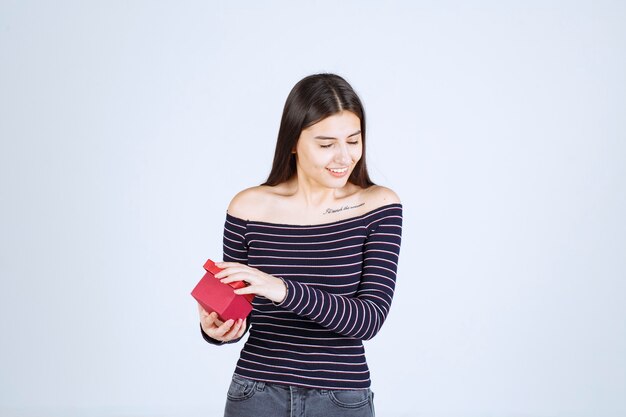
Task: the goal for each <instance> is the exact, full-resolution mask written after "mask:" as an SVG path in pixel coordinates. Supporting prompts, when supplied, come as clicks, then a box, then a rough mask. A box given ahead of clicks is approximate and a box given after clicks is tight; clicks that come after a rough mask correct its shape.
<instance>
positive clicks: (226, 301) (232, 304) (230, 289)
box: [191, 259, 254, 321]
mask: <svg viewBox="0 0 626 417" xmlns="http://www.w3.org/2000/svg"><path fill="white" fill-rule="evenodd" d="M204 269H205V270H206V274H204V276H203V277H202V279H200V282H198V284H197V285H196V287H195V288H194V289H193V291H192V292H191V295H192V296H193V298H195V299H196V300H197V301H198V303H200V305H201V306H202V308H204V309H205V310H206V311H207V312H209V313H211V312H213V311H215V312H216V313H217V315H218V317H219V319H220V320H221V321H226V320H228V319H233V320H237V319H244V318H246V317H247V316H248V314H250V311H252V300H253V299H254V294H245V295H238V294H235V292H234V290H235V289H237V288H243V287H245V286H246V284H245V283H244V282H243V281H236V282H232V283H230V284H224V283H222V282H221V281H220V280H219V279H217V278H215V274H217V273H218V272H220V271H221V270H222V269H221V268H218V267H217V266H216V265H215V263H214V262H213V261H212V260H210V259H209V260H207V261H206V263H205V264H204Z"/></svg>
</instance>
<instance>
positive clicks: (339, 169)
mask: <svg viewBox="0 0 626 417" xmlns="http://www.w3.org/2000/svg"><path fill="white" fill-rule="evenodd" d="M326 169H327V170H329V171H330V172H334V173H335V174H343V173H344V172H346V171H347V170H348V167H345V168H326Z"/></svg>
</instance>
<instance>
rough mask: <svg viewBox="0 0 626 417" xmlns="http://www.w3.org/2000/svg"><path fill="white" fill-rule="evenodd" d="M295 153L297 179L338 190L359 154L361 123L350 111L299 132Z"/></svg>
mask: <svg viewBox="0 0 626 417" xmlns="http://www.w3.org/2000/svg"><path fill="white" fill-rule="evenodd" d="M295 151H296V167H297V172H298V177H299V178H301V179H304V180H307V181H309V182H310V183H312V184H315V185H319V186H323V187H327V188H341V187H343V186H344V185H346V183H347V182H348V178H350V174H351V173H352V171H353V170H354V167H355V165H356V163H357V162H359V160H360V159H361V155H362V154H363V144H362V141H361V121H360V119H359V118H358V117H357V116H356V115H355V114H354V113H352V112H350V111H342V112H341V113H337V114H333V115H332V116H328V117H327V118H325V119H322V120H320V121H319V122H317V123H315V124H314V125H312V126H309V127H308V128H306V129H304V130H302V132H301V134H300V137H299V138H298V142H297V144H296V149H295Z"/></svg>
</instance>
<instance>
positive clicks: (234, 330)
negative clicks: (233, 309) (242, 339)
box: [223, 319, 241, 340]
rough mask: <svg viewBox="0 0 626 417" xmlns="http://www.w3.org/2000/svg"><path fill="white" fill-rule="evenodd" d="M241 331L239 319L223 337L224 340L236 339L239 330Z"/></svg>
mask: <svg viewBox="0 0 626 417" xmlns="http://www.w3.org/2000/svg"><path fill="white" fill-rule="evenodd" d="M240 329H241V319H239V320H237V321H236V322H235V324H234V325H233V327H232V328H231V329H230V330H229V331H228V332H227V333H226V334H225V335H224V336H223V337H224V339H227V340H232V339H235V338H236V337H237V334H238V333H239V330H240Z"/></svg>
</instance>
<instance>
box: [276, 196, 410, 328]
mask: <svg viewBox="0 0 626 417" xmlns="http://www.w3.org/2000/svg"><path fill="white" fill-rule="evenodd" d="M383 213H384V214H383V215H382V216H381V217H380V218H377V219H374V220H373V221H372V222H371V223H370V224H368V225H367V230H368V236H367V238H366V241H365V243H364V245H363V267H362V274H361V281H360V284H359V287H358V290H357V292H356V294H355V295H354V296H344V295H337V294H332V293H329V292H326V291H324V290H322V289H319V288H314V287H313V286H310V285H307V284H303V283H300V282H297V281H293V280H289V279H284V281H285V283H286V285H287V297H286V298H285V300H283V301H282V302H281V303H279V304H277V306H279V307H282V308H284V309H286V310H289V311H291V312H293V313H295V314H297V315H298V316H303V317H307V318H309V319H311V320H312V321H314V322H316V323H318V324H319V325H321V326H323V327H325V328H327V329H329V330H331V331H333V332H335V333H337V334H340V335H342V336H348V337H352V338H356V339H361V340H369V339H371V338H372V337H374V336H375V335H376V333H378V331H379V330H380V328H381V326H382V325H383V323H384V321H385V319H386V317H387V315H388V313H389V309H390V308H391V301H392V299H393V294H394V289H395V282H396V272H397V268H398V257H399V253H400V243H401V236H402V208H401V206H400V205H394V206H392V207H389V209H387V210H384V212H383Z"/></svg>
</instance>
